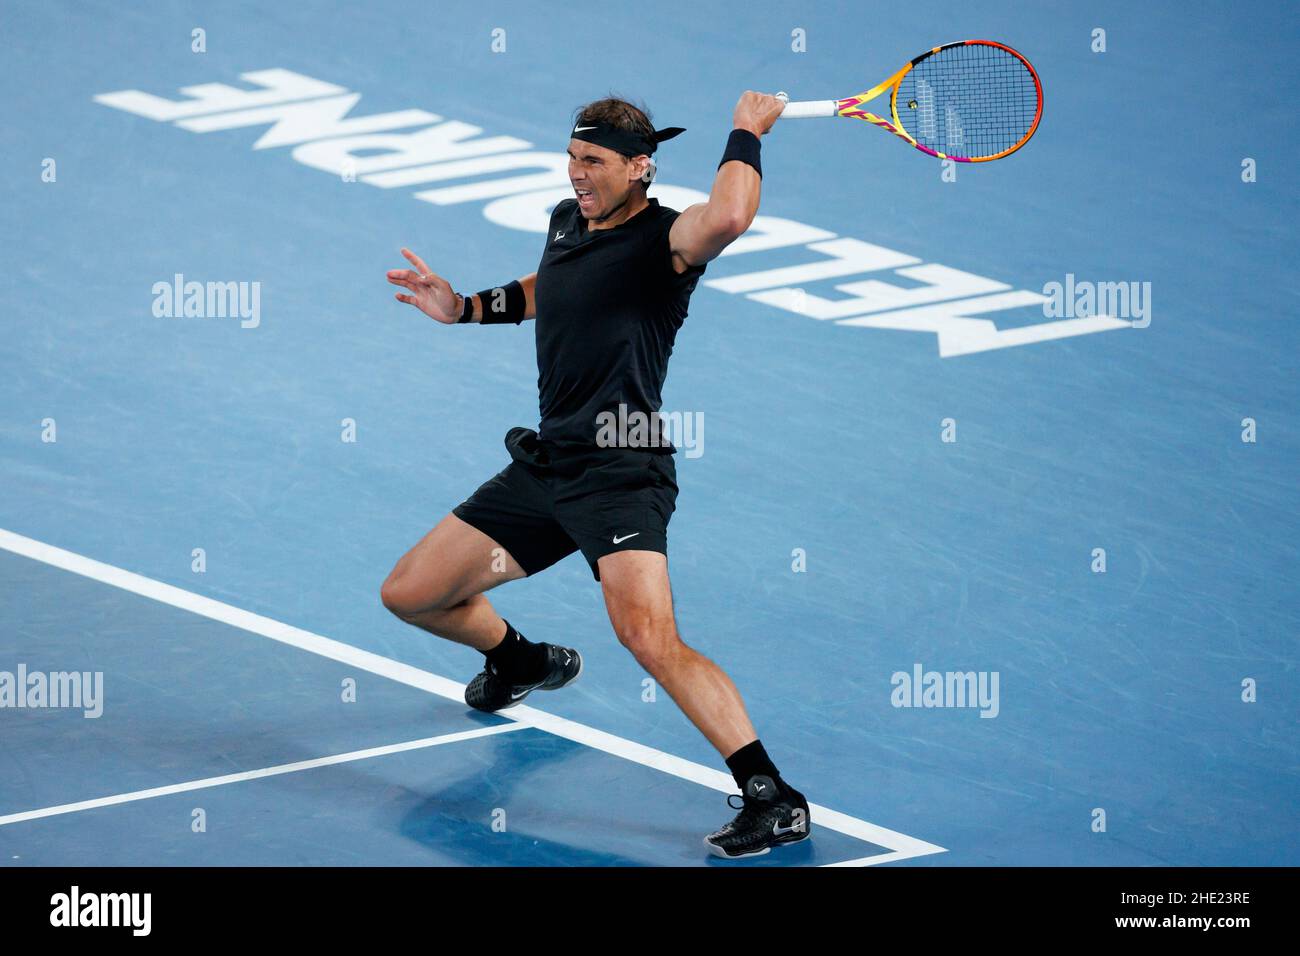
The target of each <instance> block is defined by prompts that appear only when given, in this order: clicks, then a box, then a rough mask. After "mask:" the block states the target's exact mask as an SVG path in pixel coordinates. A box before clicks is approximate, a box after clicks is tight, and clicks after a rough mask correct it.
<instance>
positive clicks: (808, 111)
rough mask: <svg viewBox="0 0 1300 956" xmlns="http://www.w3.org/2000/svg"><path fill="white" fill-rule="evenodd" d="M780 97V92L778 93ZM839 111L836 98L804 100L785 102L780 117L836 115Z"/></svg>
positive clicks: (801, 117) (803, 117)
mask: <svg viewBox="0 0 1300 956" xmlns="http://www.w3.org/2000/svg"><path fill="white" fill-rule="evenodd" d="M776 95H777V96H778V97H780V96H781V94H780V93H778V94H776ZM838 112H839V103H838V101H836V100H803V101H802V102H799V103H789V102H787V103H786V104H785V109H784V110H782V112H781V115H780V116H779V117H777V118H778V119H810V118H812V117H816V116H835V115H837V114H838Z"/></svg>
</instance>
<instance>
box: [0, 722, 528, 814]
mask: <svg viewBox="0 0 1300 956" xmlns="http://www.w3.org/2000/svg"><path fill="white" fill-rule="evenodd" d="M523 729H524V726H523V725H522V724H498V725H497V726H495V727H480V728H478V729H477V730H463V731H460V732H459V733H454V734H443V735H442V736H441V737H425V738H423V739H422V740H408V741H407V742H406V743H403V744H387V745H385V746H383V747H371V748H369V749H367V750H353V751H352V752H351V753H345V754H334V755H333V756H331V757H316V758H315V759H313V760H299V761H297V762H296V763H282V764H280V765H279V766H276V767H263V768H262V769H261V770H245V771H243V772H241V773H228V774H226V775H225V776H223V777H205V778H204V779H202V780H189V781H186V782H185V783H173V784H168V785H167V786H165V787H153V788H152V789H150V790H136V791H134V792H132V793H119V794H115V795H113V796H111V797H98V798H96V799H94V800H81V801H78V802H77V803H64V804H61V805H60V806H57V807H44V808H42V809H40V810H25V811H23V812H22V813H11V814H9V815H8V816H2V817H0V827H3V826H8V825H9V824H11V823H22V822H23V821H25V820H39V819H41V818H42V817H56V816H58V815H59V814H61V813H77V812H78V811H81V810H93V809H95V808H96V807H111V806H113V805H114V804H118V803H131V802H132V801H135V800H149V799H152V798H153V797H166V796H169V795H171V794H173V793H186V792H188V791H190V790H205V789H207V788H208V787H221V786H225V785H226V784H228V783H242V782H244V781H245V780H260V779H262V778H263V777H277V776H279V775H280V774H285V773H297V772H298V771H300V770H314V769H316V768H317V767H332V766H334V765H335V764H340V763H351V762H352V761H354V760H365V759H367V758H369V757H386V756H388V755H389V754H399V753H405V752H406V751H408V750H422V749H424V748H425V747H437V746H439V745H440V744H454V743H456V742H458V741H461V740H471V739H473V738H474V737H487V736H489V735H490V734H504V733H508V732H510V731H512V730H523Z"/></svg>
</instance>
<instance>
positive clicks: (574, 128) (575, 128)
mask: <svg viewBox="0 0 1300 956" xmlns="http://www.w3.org/2000/svg"><path fill="white" fill-rule="evenodd" d="M595 128H596V127H594V126H575V127H573V131H574V132H575V133H581V132H582V131H583V130H584V129H595Z"/></svg>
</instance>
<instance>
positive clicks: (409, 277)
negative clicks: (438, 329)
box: [388, 248, 465, 325]
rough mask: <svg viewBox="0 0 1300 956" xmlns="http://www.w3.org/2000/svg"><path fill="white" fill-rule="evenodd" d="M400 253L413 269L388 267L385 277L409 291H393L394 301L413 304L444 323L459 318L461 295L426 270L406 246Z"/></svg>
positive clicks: (462, 300)
mask: <svg viewBox="0 0 1300 956" xmlns="http://www.w3.org/2000/svg"><path fill="white" fill-rule="evenodd" d="M402 255H404V256H405V257H406V258H407V261H409V262H410V263H411V265H413V266H415V268H416V270H417V271H414V272H413V271H412V270H410V269H389V270H388V281H389V282H391V283H392V284H393V285H400V286H402V287H403V288H405V289H408V290H410V293H411V294H410V295H405V294H403V293H401V292H398V293H397V301H399V302H405V303H406V304H407V305H413V306H415V307H416V308H417V309H419V310H420V311H421V312H423V313H424V314H425V315H427V316H429V318H431V319H437V320H438V321H439V322H443V323H445V324H447V325H453V324H454V323H456V322H459V321H460V315H461V310H462V309H463V308H464V305H465V300H464V297H463V296H460V295H457V294H456V293H455V292H453V291H452V288H451V283H449V282H448V281H447V280H446V279H444V278H443V277H442V276H439V275H435V274H434V273H433V272H430V271H429V267H428V266H426V265H425V264H424V260H423V259H421V258H420V257H419V256H417V255H416V254H415V253H414V252H412V251H411V250H410V249H406V248H403V249H402Z"/></svg>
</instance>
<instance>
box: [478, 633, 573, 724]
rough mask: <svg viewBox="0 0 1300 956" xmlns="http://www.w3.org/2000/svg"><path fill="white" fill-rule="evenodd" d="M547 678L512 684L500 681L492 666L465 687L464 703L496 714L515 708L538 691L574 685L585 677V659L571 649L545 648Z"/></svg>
mask: <svg viewBox="0 0 1300 956" xmlns="http://www.w3.org/2000/svg"><path fill="white" fill-rule="evenodd" d="M545 647H546V663H547V670H546V676H545V677H543V678H542V679H541V680H540V681H537V682H536V683H532V684H511V683H510V682H509V681H507V680H506V679H505V678H503V677H501V676H500V675H499V674H498V673H497V670H496V668H495V667H493V666H492V663H491V662H490V661H489V662H485V663H484V665H483V671H482V673H480V674H479V675H478V676H476V677H475V678H474V679H473V680H472V681H470V682H469V683H468V684H467V685H466V686H465V703H467V704H469V705H470V706H471V707H473V708H474V709H475V710H482V711H486V712H487V713H489V714H494V713H496V712H497V711H498V710H506V709H507V708H510V707H514V706H515V705H516V704H518V703H519V702H520V701H521V700H523V699H524V698H525V697H527V696H528V695H529V694H531V693H532V692H533V691H535V690H559V689H560V688H561V687H564V686H565V685H567V684H572V683H573V682H574V681H575V680H577V679H578V675H579V674H581V673H582V655H581V654H579V653H578V652H577V651H575V650H574V649H573V648H571V647H557V646H555V645H554V644H546V645H545Z"/></svg>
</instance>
